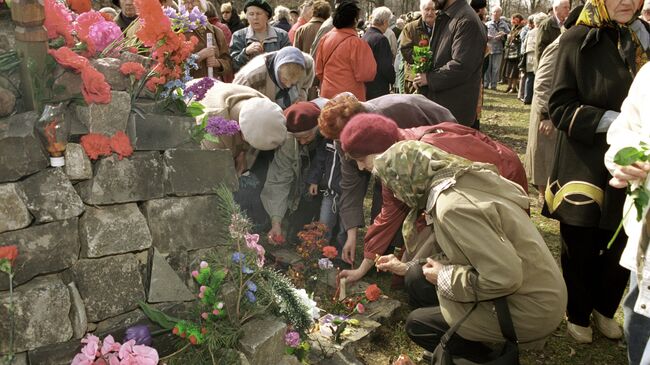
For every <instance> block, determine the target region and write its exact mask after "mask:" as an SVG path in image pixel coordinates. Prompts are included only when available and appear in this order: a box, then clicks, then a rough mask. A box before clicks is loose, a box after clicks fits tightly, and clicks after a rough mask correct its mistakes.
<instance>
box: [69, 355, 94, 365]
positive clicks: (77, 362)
mask: <svg viewBox="0 0 650 365" xmlns="http://www.w3.org/2000/svg"><path fill="white" fill-rule="evenodd" d="M93 362H95V357H94V356H93V357H92V358H89V357H88V356H86V354H84V353H81V354H77V355H76V356H75V357H74V359H72V362H71V363H70V365H93Z"/></svg>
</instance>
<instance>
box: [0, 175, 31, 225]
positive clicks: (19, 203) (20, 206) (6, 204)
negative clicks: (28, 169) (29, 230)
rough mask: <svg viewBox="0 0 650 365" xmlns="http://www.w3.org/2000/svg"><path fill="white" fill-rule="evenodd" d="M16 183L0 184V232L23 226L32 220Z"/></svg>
mask: <svg viewBox="0 0 650 365" xmlns="http://www.w3.org/2000/svg"><path fill="white" fill-rule="evenodd" d="M21 195H22V194H21V193H20V189H19V188H18V185H17V184H14V183H8V184H0V233H2V232H6V231H14V230H17V229H21V228H25V227H27V226H29V224H30V223H31V222H32V215H31V214H29V210H28V209H27V205H25V202H24V201H23V199H22V197H21Z"/></svg>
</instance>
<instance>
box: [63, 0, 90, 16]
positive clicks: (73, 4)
mask: <svg viewBox="0 0 650 365" xmlns="http://www.w3.org/2000/svg"><path fill="white" fill-rule="evenodd" d="M68 5H69V6H70V9H72V10H73V11H74V12H75V13H77V14H81V13H85V12H87V11H91V10H92V7H91V6H90V0H68Z"/></svg>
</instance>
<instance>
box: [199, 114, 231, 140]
mask: <svg viewBox="0 0 650 365" xmlns="http://www.w3.org/2000/svg"><path fill="white" fill-rule="evenodd" d="M239 130H240V129H239V124H237V122H235V121H234V120H227V119H225V118H224V117H220V116H214V117H210V118H208V124H207V125H206V126H205V131H206V132H208V133H210V134H211V135H213V136H215V137H219V136H232V135H235V134H237V133H238V132H239Z"/></svg>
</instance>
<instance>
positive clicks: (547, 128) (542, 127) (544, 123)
mask: <svg viewBox="0 0 650 365" xmlns="http://www.w3.org/2000/svg"><path fill="white" fill-rule="evenodd" d="M553 129H555V126H554V125H553V122H551V120H550V119H543V120H540V121H539V128H538V130H539V133H541V134H543V135H545V136H549V135H551V132H553Z"/></svg>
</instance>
